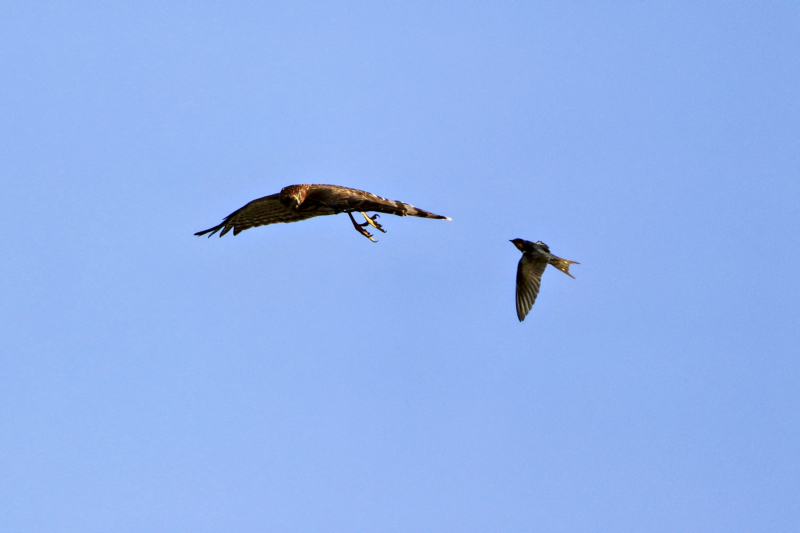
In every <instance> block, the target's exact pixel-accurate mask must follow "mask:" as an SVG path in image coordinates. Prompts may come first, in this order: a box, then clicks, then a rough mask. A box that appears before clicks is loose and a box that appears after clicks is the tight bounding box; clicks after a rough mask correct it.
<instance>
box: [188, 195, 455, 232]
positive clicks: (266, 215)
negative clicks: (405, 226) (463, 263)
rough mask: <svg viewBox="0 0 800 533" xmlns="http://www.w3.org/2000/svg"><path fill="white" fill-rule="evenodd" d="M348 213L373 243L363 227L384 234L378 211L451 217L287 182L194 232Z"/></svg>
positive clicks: (375, 199)
mask: <svg viewBox="0 0 800 533" xmlns="http://www.w3.org/2000/svg"><path fill="white" fill-rule="evenodd" d="M367 211H372V212H374V213H375V215H374V216H369V215H367ZM339 213H347V216H349V217H350V220H351V221H352V222H353V227H354V228H356V231H358V232H359V233H360V234H361V235H363V236H364V237H366V238H368V239H369V240H371V241H372V242H376V241H375V239H373V238H372V234H371V233H369V232H368V231H367V230H366V227H367V226H372V227H373V228H375V229H377V230H378V231H382V232H383V233H386V230H384V229H383V226H381V225H380V224H378V223H377V222H376V221H375V219H376V218H378V214H377V213H389V214H392V215H397V216H401V217H404V216H409V215H410V216H412V217H422V218H438V219H443V220H451V219H450V218H449V217H443V216H441V215H434V214H433V213H429V212H428V211H423V210H422V209H417V208H416V207H414V206H413V205H408V204H404V203H403V202H398V201H395V200H387V199H386V198H381V197H380V196H377V195H374V194H372V193H370V192H366V191H360V190H358V189H351V188H350V187H341V186H339V185H314V184H308V183H304V184H301V185H289V186H288V187H284V188H283V189H281V192H279V193H278V194H271V195H269V196H265V197H263V198H259V199H257V200H253V201H252V202H250V203H248V204H247V205H245V206H244V207H242V208H240V209H237V210H236V211H234V212H233V213H231V214H230V215H228V216H227V217H225V220H223V221H222V224H220V225H218V226H214V227H213V228H208V229H207V230H203V231H198V232H197V233H195V235H205V234H206V233H208V234H209V235H208V236H209V237H211V235H214V234H215V233H216V232H218V231H220V230H222V231H220V234H219V236H220V237H222V236H223V235H225V234H226V233H228V232H229V231H230V230H231V229H233V234H234V235H238V234H239V232H241V231H244V230H246V229H250V228H255V227H256V226H265V225H267V224H276V223H278V222H287V223H288V222H298V221H300V220H306V219H308V218H313V217H320V216H324V215H338V214H339ZM353 213H361V214H362V215H364V219H365V221H364V222H362V223H360V224H359V223H358V222H356V219H354V218H353Z"/></svg>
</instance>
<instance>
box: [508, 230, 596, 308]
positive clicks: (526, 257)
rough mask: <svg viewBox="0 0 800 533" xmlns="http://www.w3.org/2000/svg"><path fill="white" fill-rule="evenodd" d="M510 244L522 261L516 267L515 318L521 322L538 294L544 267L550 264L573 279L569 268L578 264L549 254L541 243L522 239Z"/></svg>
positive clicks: (548, 250) (547, 249)
mask: <svg viewBox="0 0 800 533" xmlns="http://www.w3.org/2000/svg"><path fill="white" fill-rule="evenodd" d="M511 242H513V243H514V246H516V247H517V248H518V249H519V251H521V252H522V259H520V260H519V265H518V266H517V318H519V321H520V322H522V321H523V320H525V316H526V315H527V314H528V311H530V310H531V307H533V302H535V301H536V296H537V295H538V294H539V285H540V284H541V283H542V274H543V273H544V269H545V267H547V265H548V264H551V265H553V266H554V267H556V268H557V269H559V270H560V271H561V272H563V273H564V274H566V275H567V276H569V277H571V278H572V279H575V276H573V275H572V274H570V273H569V266H570V265H572V264H575V265H579V264H580V263H578V262H577V261H570V260H569V259H562V258H560V257H558V256H555V255H553V254H551V253H550V248H548V247H547V245H546V244H545V243H543V242H542V241H536V242H530V241H526V240H524V239H512V240H511Z"/></svg>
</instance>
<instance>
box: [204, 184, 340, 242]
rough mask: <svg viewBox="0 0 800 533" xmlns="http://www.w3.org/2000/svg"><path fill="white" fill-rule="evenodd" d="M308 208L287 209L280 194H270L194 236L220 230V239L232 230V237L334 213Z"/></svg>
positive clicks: (312, 207) (318, 208)
mask: <svg viewBox="0 0 800 533" xmlns="http://www.w3.org/2000/svg"><path fill="white" fill-rule="evenodd" d="M308 207H309V208H308V209H297V210H293V209H289V208H288V207H286V206H285V205H283V204H282V203H281V201H280V193H278V194H271V195H269V196H265V197H263V198H259V199H258V200H253V201H252V202H250V203H249V204H247V205H245V206H244V207H242V208H240V209H237V210H236V211H234V212H233V213H231V214H230V215H228V216H227V217H225V220H223V221H222V224H220V225H218V226H214V227H213V228H208V229H207V230H203V231H198V232H197V233H195V235H205V234H206V233H209V237H211V235H214V234H215V233H216V232H218V231H219V230H222V231H221V232H220V234H219V236H220V237H222V236H223V235H225V234H226V233H228V232H229V231H230V230H231V229H233V234H234V235H238V234H239V232H241V231H244V230H246V229H250V228H255V227H257V226H265V225H267V224H277V223H278V222H297V221H298V220H306V219H307V218H313V217H317V216H320V215H332V214H334V212H335V211H333V210H332V209H325V208H322V207H321V206H308Z"/></svg>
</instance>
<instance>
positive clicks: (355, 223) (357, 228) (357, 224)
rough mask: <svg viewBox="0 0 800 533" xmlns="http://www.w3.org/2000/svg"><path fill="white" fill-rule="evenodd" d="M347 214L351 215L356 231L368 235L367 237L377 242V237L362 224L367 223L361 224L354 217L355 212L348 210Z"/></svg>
mask: <svg viewBox="0 0 800 533" xmlns="http://www.w3.org/2000/svg"><path fill="white" fill-rule="evenodd" d="M347 216H349V217H350V221H351V222H352V223H353V227H354V228H356V231H357V232H359V233H360V234H361V235H363V236H364V237H366V238H367V239H369V240H371V241H372V242H377V241H376V240H375V239H373V238H372V234H371V233H370V232H368V231H367V230H365V229H364V228H363V227H362V226H366V225H367V224H366V223H364V224H359V223H358V222H356V219H354V218H353V213H350V212H349V211H348V213H347Z"/></svg>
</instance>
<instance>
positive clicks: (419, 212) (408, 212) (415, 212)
mask: <svg viewBox="0 0 800 533" xmlns="http://www.w3.org/2000/svg"><path fill="white" fill-rule="evenodd" d="M397 203H398V204H400V206H402V207H401V210H400V211H401V212H400V213H398V214H399V215H400V216H411V217H420V218H436V219H439V220H453V219H452V218H450V217H443V216H442V215H436V214H434V213H431V212H430V211H425V210H424V209H417V208H416V207H414V206H413V205H409V204H404V203H403V202H397Z"/></svg>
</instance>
